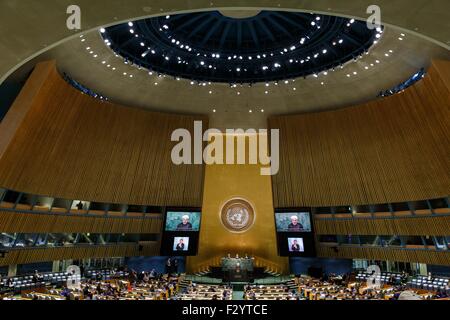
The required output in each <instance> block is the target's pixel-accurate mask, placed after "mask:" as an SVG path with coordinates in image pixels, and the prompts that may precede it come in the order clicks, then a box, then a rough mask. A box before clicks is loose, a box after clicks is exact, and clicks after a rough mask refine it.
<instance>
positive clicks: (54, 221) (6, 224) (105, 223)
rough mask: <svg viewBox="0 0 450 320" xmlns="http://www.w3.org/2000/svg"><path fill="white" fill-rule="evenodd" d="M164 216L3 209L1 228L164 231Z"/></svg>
mask: <svg viewBox="0 0 450 320" xmlns="http://www.w3.org/2000/svg"><path fill="white" fill-rule="evenodd" d="M162 225H163V217H162V215H161V216H160V217H158V218H151V219H148V218H147V219H138V218H113V217H88V216H84V217H83V216H81V217H80V216H74V215H72V216H70V215H59V214H54V213H53V214H52V213H51V214H39V213H20V212H7V211H0V226H1V229H0V232H6V233H83V232H86V233H126V234H130V233H131V234H146V233H147V234H148V233H153V234H160V233H161V231H162Z"/></svg>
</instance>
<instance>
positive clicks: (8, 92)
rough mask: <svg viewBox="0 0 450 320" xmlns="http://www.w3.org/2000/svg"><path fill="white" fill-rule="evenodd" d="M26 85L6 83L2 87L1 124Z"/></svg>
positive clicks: (0, 94) (0, 102) (0, 89)
mask: <svg viewBox="0 0 450 320" xmlns="http://www.w3.org/2000/svg"><path fill="white" fill-rule="evenodd" d="M23 85H24V83H18V82H4V83H2V85H0V122H1V121H2V120H3V118H4V116H5V115H6V113H7V112H8V110H9V108H10V107H11V105H12V104H13V102H14V100H15V99H16V97H17V96H18V94H19V92H20V90H21V89H22V87H23Z"/></svg>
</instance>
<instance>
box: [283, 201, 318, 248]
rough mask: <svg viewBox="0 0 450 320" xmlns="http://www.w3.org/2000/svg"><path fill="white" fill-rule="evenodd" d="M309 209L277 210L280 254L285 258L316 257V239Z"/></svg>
mask: <svg viewBox="0 0 450 320" xmlns="http://www.w3.org/2000/svg"><path fill="white" fill-rule="evenodd" d="M312 222H313V221H312V219H311V213H310V210H309V209H308V208H288V209H277V210H276V211H275V224H276V228H277V242H278V253H279V254H280V256H283V257H315V255H316V250H315V244H314V242H315V237H314V232H313V225H312Z"/></svg>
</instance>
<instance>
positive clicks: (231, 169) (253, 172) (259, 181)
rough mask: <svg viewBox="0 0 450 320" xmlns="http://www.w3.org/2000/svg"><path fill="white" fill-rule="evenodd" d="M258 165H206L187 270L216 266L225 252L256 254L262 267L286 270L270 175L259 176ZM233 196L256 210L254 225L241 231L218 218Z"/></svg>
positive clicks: (286, 261)
mask: <svg viewBox="0 0 450 320" xmlns="http://www.w3.org/2000/svg"><path fill="white" fill-rule="evenodd" d="M224 140H225V139H224ZM260 168H261V166H260V165H249V164H245V165H217V164H213V165H207V166H206V168H205V182H204V190H203V208H202V222H201V228H200V241H199V249H198V255H197V256H196V257H189V258H188V260H187V272H196V271H198V270H199V269H201V268H202V267H207V266H209V265H210V264H211V265H217V264H218V262H219V261H220V260H218V258H220V257H223V256H226V255H227V254H228V253H230V254H231V255H235V254H236V253H238V254H239V255H240V256H242V255H245V254H249V255H252V256H255V257H257V263H258V264H260V265H261V266H267V267H272V269H274V270H277V271H279V272H282V273H283V272H287V271H288V259H287V258H281V257H279V256H278V252H277V240H276V231H275V218H274V209H273V201H272V184H271V183H272V181H271V177H270V176H262V175H261V174H260ZM235 197H239V198H243V199H245V200H247V201H248V202H249V203H250V204H252V206H253V208H254V210H255V217H256V219H255V221H254V224H253V226H252V228H250V229H249V230H247V231H246V232H244V233H232V232H230V231H228V230H227V229H225V227H224V226H223V225H222V222H221V219H220V210H221V208H222V206H223V205H224V204H225V202H226V201H228V200H230V199H231V198H235Z"/></svg>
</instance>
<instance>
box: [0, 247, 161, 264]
mask: <svg viewBox="0 0 450 320" xmlns="http://www.w3.org/2000/svg"><path fill="white" fill-rule="evenodd" d="M159 248H160V244H159V242H151V243H149V242H147V243H146V244H143V245H138V244H117V245H113V246H112V245H106V246H100V245H97V246H73V247H59V248H33V249H22V250H10V251H9V252H8V253H7V254H6V256H5V257H4V258H0V266H7V265H13V264H27V263H36V262H45V261H56V260H67V259H86V258H115V257H135V256H157V255H159Z"/></svg>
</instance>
